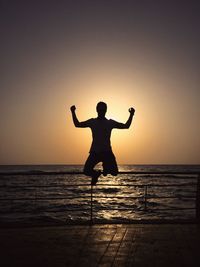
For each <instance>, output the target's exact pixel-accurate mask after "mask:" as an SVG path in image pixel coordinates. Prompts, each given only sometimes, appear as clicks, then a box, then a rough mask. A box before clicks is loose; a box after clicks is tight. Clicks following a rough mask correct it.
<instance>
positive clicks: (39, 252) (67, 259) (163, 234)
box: [0, 224, 200, 267]
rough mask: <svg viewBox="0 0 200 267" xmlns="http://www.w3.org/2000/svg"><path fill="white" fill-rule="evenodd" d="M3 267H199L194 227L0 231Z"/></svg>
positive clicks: (199, 239)
mask: <svg viewBox="0 0 200 267" xmlns="http://www.w3.org/2000/svg"><path fill="white" fill-rule="evenodd" d="M0 244H1V249H0V263H1V264H0V265H1V266H2V267H4V266H12V267H13V266H26V267H30V266H35V267H36V266H55V267H60V266H81V267H83V266H91V267H93V266H154V267H156V266H162V267H163V266H176V267H178V266H188V267H189V266H190V267H191V266H200V258H199V252H200V249H199V247H200V226H199V225H196V224H168V225H165V224H160V225H159V224H158V225H156V224H155V225H151V224H149V225H148V224H147V225H144V224H136V225H94V226H84V225H80V226H79V225H68V226H48V227H47V226H45V227H41V226H40V227H26V228H19V227H18V228H4V229H3V228H2V229H0Z"/></svg>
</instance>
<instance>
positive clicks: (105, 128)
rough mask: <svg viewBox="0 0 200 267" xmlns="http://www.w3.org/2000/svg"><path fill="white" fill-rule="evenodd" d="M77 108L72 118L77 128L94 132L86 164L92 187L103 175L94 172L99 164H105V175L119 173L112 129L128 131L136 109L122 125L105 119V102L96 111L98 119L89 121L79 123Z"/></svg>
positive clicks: (99, 172) (131, 109)
mask: <svg viewBox="0 0 200 267" xmlns="http://www.w3.org/2000/svg"><path fill="white" fill-rule="evenodd" d="M75 110H76V107H75V106H71V112H72V118H73V122H74V125H75V126H76V127H80V128H85V127H89V128H91V130H92V137H93V141H92V145H91V148H90V155H89V157H88V159H87V160H86V162H85V166H84V174H85V175H88V176H91V177H92V182H91V184H92V185H95V184H96V183H97V181H98V178H99V176H100V175H101V171H100V170H94V167H95V165H96V164H97V163H99V162H102V163H103V175H104V176H106V175H107V174H112V175H114V176H116V175H117V173H118V167H117V162H116V159H115V156H114V154H113V152H112V148H111V144H110V136H111V131H112V129H114V128H116V129H128V128H129V127H130V125H131V122H132V119H133V115H134V113H135V110H134V108H130V109H129V112H130V115H129V118H128V120H127V122H126V123H120V122H117V121H114V120H108V119H107V118H106V117H105V114H106V111H107V105H106V103H104V102H99V103H98V104H97V107H96V110H97V113H98V117H97V118H95V119H89V120H87V121H82V122H79V120H78V119H77V116H76V112H75Z"/></svg>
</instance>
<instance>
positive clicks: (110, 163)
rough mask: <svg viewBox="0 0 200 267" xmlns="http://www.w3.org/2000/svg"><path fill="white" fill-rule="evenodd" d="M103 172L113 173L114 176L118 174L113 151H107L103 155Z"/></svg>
mask: <svg viewBox="0 0 200 267" xmlns="http://www.w3.org/2000/svg"><path fill="white" fill-rule="evenodd" d="M103 174H104V175H107V174H111V175H113V176H116V175H117V174H118V167H117V162H116V159H115V155H114V154H113V152H112V151H110V152H105V154H104V156H103Z"/></svg>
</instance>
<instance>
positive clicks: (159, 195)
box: [0, 165, 200, 224]
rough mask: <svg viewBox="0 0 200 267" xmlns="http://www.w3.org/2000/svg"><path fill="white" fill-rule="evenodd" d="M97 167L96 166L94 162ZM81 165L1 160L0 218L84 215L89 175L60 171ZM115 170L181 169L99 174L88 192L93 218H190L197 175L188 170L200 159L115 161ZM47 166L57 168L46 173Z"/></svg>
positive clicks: (78, 218) (50, 219)
mask: <svg viewBox="0 0 200 267" xmlns="http://www.w3.org/2000/svg"><path fill="white" fill-rule="evenodd" d="M98 168H101V166H100V165H98ZM82 169H83V166H81V165H14V166H12V165H6V166H0V193H1V194H0V223H9V222H11V223H16V222H18V223H46V224H48V223H57V222H58V223H72V222H75V223H81V222H87V221H89V220H90V219H91V186H90V182H91V178H89V177H86V176H84V175H83V174H76V175H74V174H62V172H80V171H82ZM119 171H127V172H129V171H130V172H131V171H134V172H141V171H143V172H156V171H163V172H169V171H171V172H182V173H184V172H185V173H186V174H184V175H183V174H181V175H180V174H173V173H172V174H154V175H152V174H119V175H117V176H116V177H114V176H111V175H107V176H106V177H104V176H103V175H102V176H100V178H99V181H98V183H97V185H96V186H94V187H93V192H92V217H93V220H94V221H96V222H104V223H106V222H129V221H132V220H134V221H141V220H160V219H161V220H163V219H167V220H169V219H170V220H171V219H194V218H195V200H196V188H197V187H196V185H197V177H198V176H197V175H191V174H187V172H191V171H193V172H199V173H200V165H119ZM16 172H18V175H16ZM19 172H20V173H21V174H20V175H19ZM49 172H56V174H54V175H50V174H49ZM3 173H7V175H4V174H3ZM8 174H9V175H8ZM145 194H146V195H145Z"/></svg>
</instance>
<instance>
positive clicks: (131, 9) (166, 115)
mask: <svg viewBox="0 0 200 267" xmlns="http://www.w3.org/2000/svg"><path fill="white" fill-rule="evenodd" d="M97 2H98V1H97ZM103 2H104V1H99V2H98V3H99V4H96V5H95V4H92V2H90V1H86V2H85V4H83V3H81V2H80V1H78V2H77V3H76V4H75V3H73V1H66V2H62V1H61V2H60V3H57V2H56V1H55V2H54V1H53V2H52V3H49V4H48V6H46V5H45V4H42V3H40V4H36V3H35V2H34V1H32V4H31V5H30V6H29V4H28V3H26V2H25V1H22V2H20V3H16V2H14V1H8V2H6V1H4V2H2V4H1V5H2V8H3V10H4V15H3V16H2V18H1V20H2V23H3V25H4V30H3V36H4V42H3V48H2V49H1V53H2V58H3V60H2V62H1V64H2V69H3V79H2V81H1V92H0V96H1V97H0V111H1V121H0V126H1V133H0V137H1V147H0V164H84V162H85V160H86V158H87V156H88V152H89V149H90V144H91V140H92V139H91V131H90V129H89V128H86V129H79V128H75V127H74V125H73V122H72V118H71V114H70V106H71V105H76V107H77V110H76V111H77V116H78V118H79V120H80V121H84V120H87V119H89V118H94V117H96V116H97V114H96V104H97V103H98V102H99V101H104V102H106V103H107V105H108V111H107V114H106V117H107V118H111V119H114V120H117V121H119V122H126V120H127V119H128V116H129V112H128V109H129V108H130V107H132V106H133V107H134V108H135V110H136V112H135V116H134V118H133V123H132V125H131V127H130V129H128V130H113V132H112V139H111V142H112V147H113V151H114V152H115V154H116V158H117V161H118V163H119V164H120V163H121V164H200V138H199V136H200V124H199V117H200V106H199V99H200V90H199V88H198V87H199V86H198V85H199V82H200V81H199V74H198V69H199V62H197V58H198V57H197V54H198V53H199V45H200V39H199V35H198V31H199V27H198V25H199V24H198V23H199V18H198V14H197V12H196V13H195V4H194V5H193V4H192V2H191V4H190V3H189V2H188V5H184V4H183V5H182V6H181V7H179V8H180V9H179V12H178V13H177V12H176V5H175V4H174V5H173V4H167V3H166V4H165V5H166V6H165V5H164V6H157V8H158V9H159V12H156V13H155V11H154V8H153V7H152V6H150V5H148V4H144V5H140V4H136V3H133V2H134V1H133V2H131V1H125V3H126V4H123V2H120V1H117V2H115V3H114V1H110V2H109V1H108V2H109V3H108V2H106V1H105V2H104V3H103ZM169 18H173V19H171V20H169ZM197 18H198V20H197Z"/></svg>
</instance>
